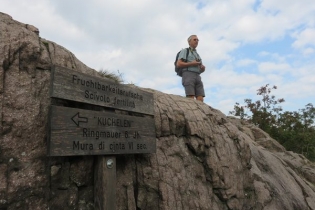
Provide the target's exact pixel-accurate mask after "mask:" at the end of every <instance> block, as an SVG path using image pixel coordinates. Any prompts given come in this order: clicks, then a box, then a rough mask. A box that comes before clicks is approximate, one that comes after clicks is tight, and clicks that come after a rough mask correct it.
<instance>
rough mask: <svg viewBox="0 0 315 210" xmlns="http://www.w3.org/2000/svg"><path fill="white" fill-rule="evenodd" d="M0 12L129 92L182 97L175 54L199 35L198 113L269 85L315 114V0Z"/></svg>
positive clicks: (58, 5)
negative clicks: (201, 89) (117, 77)
mask: <svg viewBox="0 0 315 210" xmlns="http://www.w3.org/2000/svg"><path fill="white" fill-rule="evenodd" d="M0 5H1V7H0V11H1V12H3V13H6V14H9V15H11V16H12V18H13V19H15V20H17V21H20V22H22V23H26V24H31V25H34V26H36V27H37V28H38V29H39V31H40V36H41V37H42V38H44V39H48V40H50V41H53V42H55V43H57V44H59V45H62V46H63V47H65V48H67V49H68V50H70V51H71V52H72V53H73V54H74V55H75V56H76V57H77V58H78V59H79V60H81V61H82V62H83V63H85V64H86V65H88V66H89V67H91V68H94V69H96V70H100V69H105V70H108V71H110V72H114V73H115V72H117V71H118V70H119V72H121V73H122V74H123V79H124V81H125V82H126V83H134V84H136V85H138V86H141V87H145V88H152V89H156V90H159V91H162V92H165V93H169V94H176V95H181V96H183V95H184V91H183V88H182V86H181V78H180V77H178V76H176V74H175V72H174V66H173V62H174V59H175V55H176V53H177V52H178V51H179V50H180V49H182V48H185V47H187V45H188V44H187V37H188V36H189V35H191V34H197V35H198V37H199V39H200V42H199V46H198V48H197V50H198V52H199V54H200V55H201V57H202V58H203V63H204V64H205V66H206V71H205V73H204V74H202V79H203V82H204V85H205V90H206V98H205V103H207V104H209V105H210V106H212V107H214V108H216V109H219V110H221V111H222V112H223V113H225V114H228V112H229V111H231V110H232V109H233V106H234V104H235V102H240V103H242V102H243V100H244V99H245V98H251V99H253V100H257V99H259V97H258V96H257V95H256V90H257V89H258V88H259V87H261V86H264V85H266V84H270V86H273V85H276V86H278V89H277V90H275V91H273V94H274V95H275V96H276V97H277V98H284V99H285V100H286V102H285V103H283V104H282V107H283V108H284V110H286V111H297V110H298V109H301V108H304V106H305V105H306V104H307V103H313V105H315V99H314V98H315V97H314V96H315V93H314V90H315V59H314V55H315V1H314V0H277V1H275V0H261V1H256V0H211V1H207V0H201V1H193V0H172V1H169V0H137V1H132V0H106V1H101V0H90V1H83V0H67V1H64V0H50V1H49V0H28V1H24V0H0Z"/></svg>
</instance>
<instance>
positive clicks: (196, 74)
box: [176, 35, 206, 101]
mask: <svg viewBox="0 0 315 210" xmlns="http://www.w3.org/2000/svg"><path fill="white" fill-rule="evenodd" d="M187 40H188V44H189V50H188V51H187V49H186V48H185V49H183V50H181V52H180V53H179V56H178V60H177V63H176V65H177V67H178V68H183V75H182V84H183V86H184V88H185V93H186V97H188V98H196V99H197V100H199V101H203V98H204V97H205V91H204V87H203V83H202V81H201V77H200V74H201V73H203V72H204V71H205V69H206V67H205V66H204V65H203V64H202V59H201V57H200V56H199V54H198V53H197V51H196V48H197V46H198V43H199V39H198V37H197V35H191V36H190V37H188V39H187ZM187 52H188V56H186V54H187ZM186 58H187V60H186Z"/></svg>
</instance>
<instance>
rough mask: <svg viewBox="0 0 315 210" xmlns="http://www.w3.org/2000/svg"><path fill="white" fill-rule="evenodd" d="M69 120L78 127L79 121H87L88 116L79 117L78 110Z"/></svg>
mask: <svg viewBox="0 0 315 210" xmlns="http://www.w3.org/2000/svg"><path fill="white" fill-rule="evenodd" d="M71 120H72V121H73V122H74V123H75V124H76V125H77V126H78V127H79V126H80V123H87V122H88V118H87V117H81V116H80V112H78V113H76V114H75V115H74V116H73V117H72V118H71Z"/></svg>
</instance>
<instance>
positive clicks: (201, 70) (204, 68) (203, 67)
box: [199, 64, 206, 73]
mask: <svg viewBox="0 0 315 210" xmlns="http://www.w3.org/2000/svg"><path fill="white" fill-rule="evenodd" d="M199 68H200V72H201V73H203V72H204V71H205V70H206V67H205V66H204V65H202V64H201V65H200V66H199Z"/></svg>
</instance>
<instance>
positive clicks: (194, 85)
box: [182, 71, 205, 97]
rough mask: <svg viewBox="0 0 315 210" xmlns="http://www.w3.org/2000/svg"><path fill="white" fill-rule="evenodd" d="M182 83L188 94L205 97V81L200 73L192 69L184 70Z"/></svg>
mask: <svg viewBox="0 0 315 210" xmlns="http://www.w3.org/2000/svg"><path fill="white" fill-rule="evenodd" d="M182 84H183V86H184V88H185V93H186V96H196V97H197V96H203V97H205V91H204V88H203V83H202V81H201V77H200V75H199V74H198V73H195V72H191V71H183V76H182Z"/></svg>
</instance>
